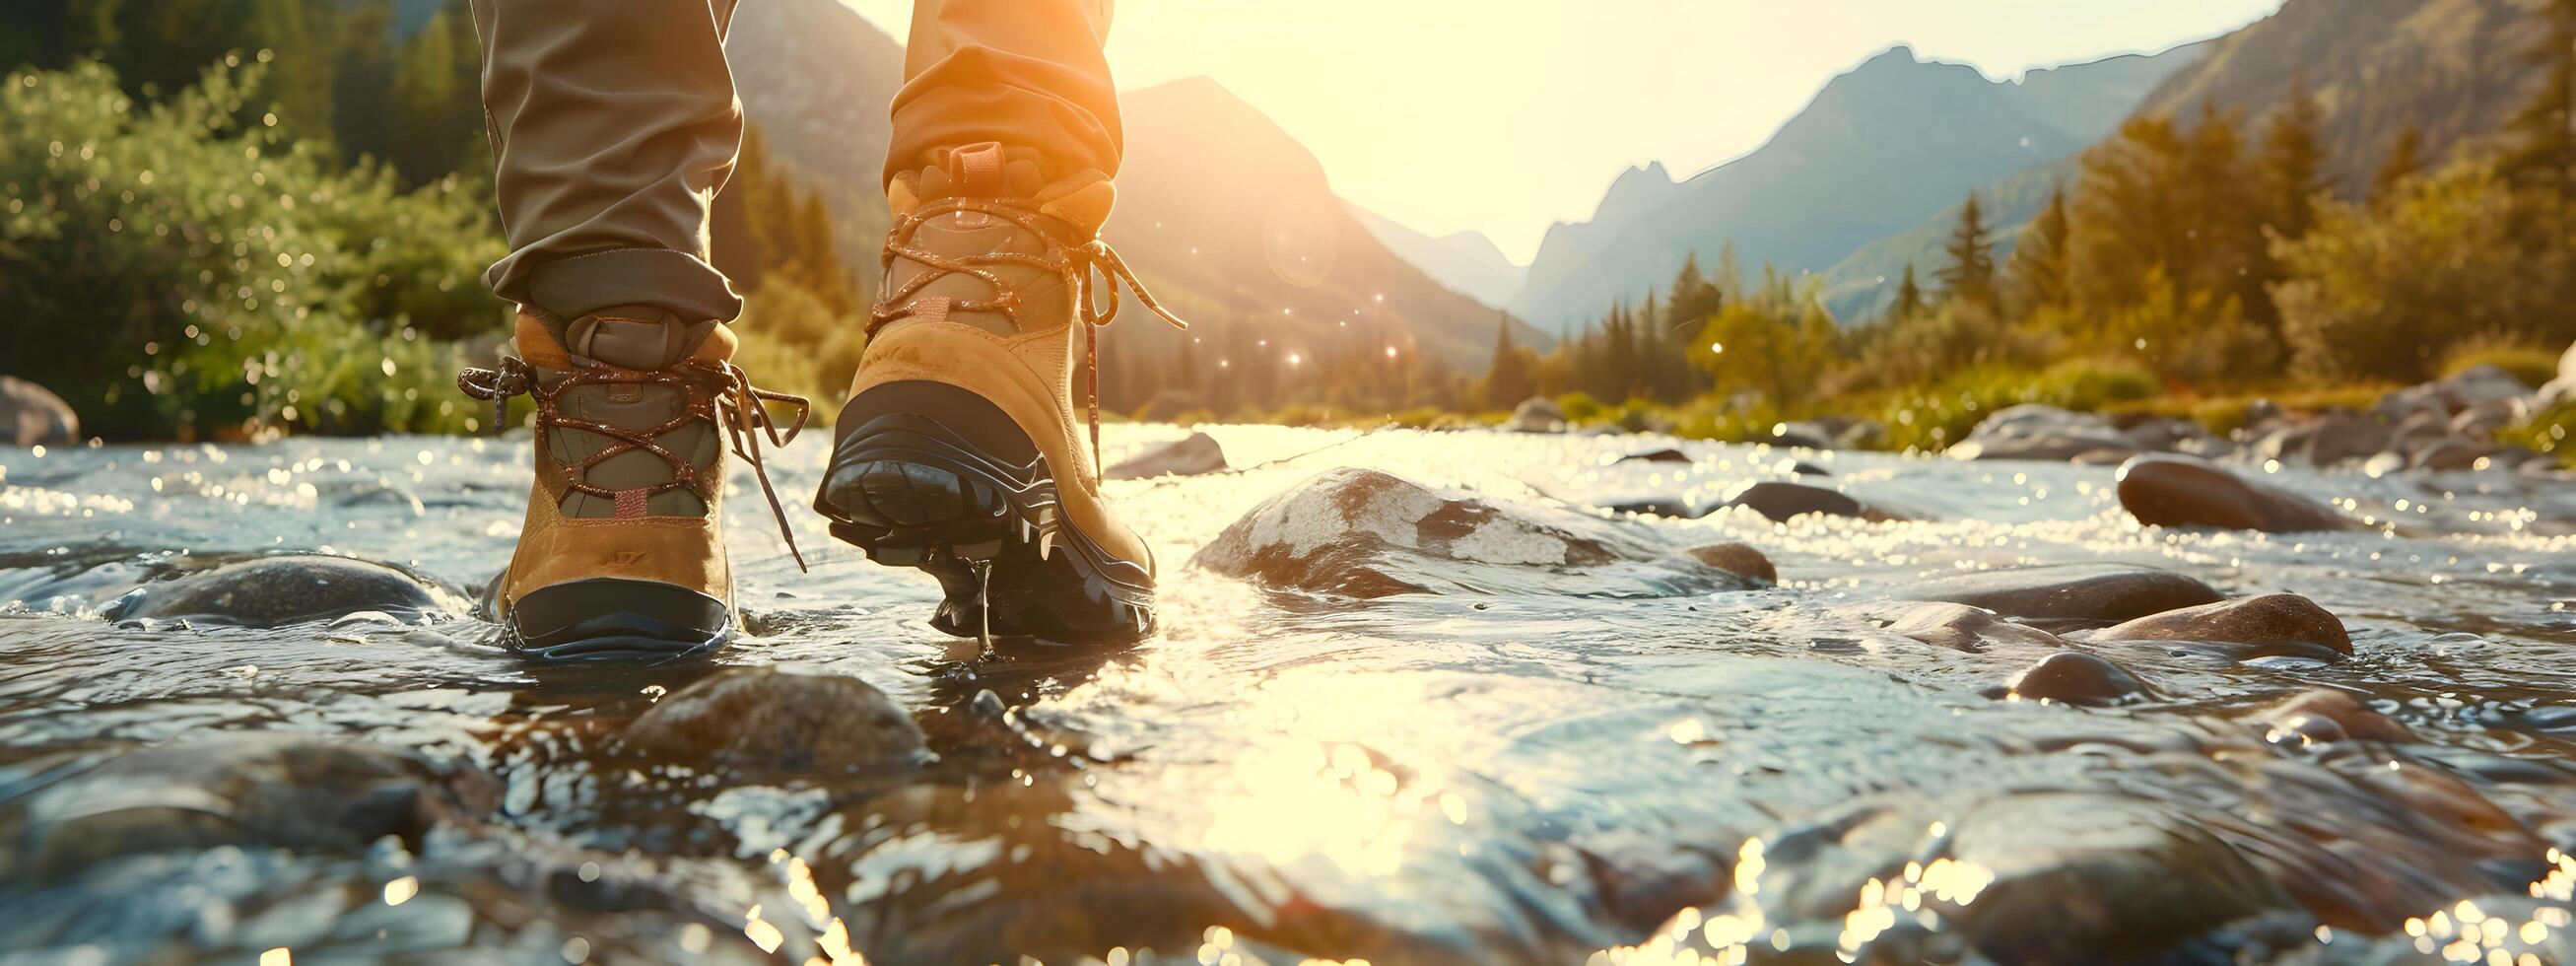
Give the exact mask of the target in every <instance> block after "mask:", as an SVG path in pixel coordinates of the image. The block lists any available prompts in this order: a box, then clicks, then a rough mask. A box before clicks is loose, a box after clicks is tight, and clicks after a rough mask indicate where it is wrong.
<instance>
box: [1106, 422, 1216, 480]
mask: <svg viewBox="0 0 2576 966" xmlns="http://www.w3.org/2000/svg"><path fill="white" fill-rule="evenodd" d="M1225 468H1226V463H1225V449H1224V447H1221V446H1218V445H1217V443H1216V437H1214V436H1210V435H1208V434H1206V433H1191V434H1190V435H1189V438H1187V439H1182V440H1176V441H1174V442H1169V443H1164V444H1162V445H1160V446H1156V447H1154V448H1152V449H1149V450H1146V451H1144V452H1142V453H1138V454H1136V455H1134V456H1130V457H1128V458H1126V459H1123V460H1120V461H1118V465H1116V466H1112V467H1110V468H1109V469H1108V470H1106V471H1103V472H1102V473H1101V474H1100V478H1101V479H1104V480H1150V479H1153V478H1155V477H1158V476H1200V475H1203V474H1207V473H1216V472H1220V471H1223V470H1224V469H1225Z"/></svg>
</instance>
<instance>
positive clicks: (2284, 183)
mask: <svg viewBox="0 0 2576 966" xmlns="http://www.w3.org/2000/svg"><path fill="white" fill-rule="evenodd" d="M2283 98H2284V103H2283V104H2282V106H2281V109H2280V111H2278V112H2277V113H2275V114H2273V115H2272V123H2271V126H2269V127H2267V128H2265V129H2264V131H2263V157H2262V161H2261V175H2262V179H2263V188H2264V190H2265V191H2267V192H2269V193H2270V194H2271V196H2272V197H2271V204H2270V205H2269V209H2270V210H2269V212H2268V213H2269V214H2270V216H2271V219H2272V221H2271V224H2272V230H2273V231H2274V232H2276V233H2278V234H2279V235H2280V236H2281V237H2283V238H2292V239H2295V238H2298V237H2300V236H2303V235H2306V234H2307V233H2308V228H2309V226H2311V225H2314V224H2316V196H2317V193H2318V192H2321V191H2326V190H2330V189H2331V188H2332V187H2333V184H2332V183H2331V181H2330V180H2329V179H2327V178H2326V176H2325V175H2324V174H2323V171H2324V169H2325V149H2324V147H2323V146H2321V145H2319V144H2318V143H2317V131H2318V129H2319V128H2320V127H2322V126H2323V124H2324V120H2323V112H2322V111H2321V110H2320V109H2319V108H2318V106H2317V100H2316V98H2315V97H2314V96H2312V95H2310V94H2309V93H2308V85H2307V80H2306V75H2304V74H2300V73H2293V74H2291V75H2290V88H2289V90H2288V92H2287V93H2285V94H2284V95H2283Z"/></svg>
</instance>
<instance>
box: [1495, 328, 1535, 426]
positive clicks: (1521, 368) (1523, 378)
mask: <svg viewBox="0 0 2576 966" xmlns="http://www.w3.org/2000/svg"><path fill="white" fill-rule="evenodd" d="M1537 394H1538V353H1536V352H1533V351H1531V350H1529V349H1527V348H1524V347H1522V346H1520V345H1517V344H1515V343H1514V342H1513V341H1512V317H1511V316H1509V315H1505V316H1503V317H1502V319H1501V321H1500V322H1499V323H1498V324H1497V325H1496V326H1495V328H1494V361H1493V364H1492V365H1491V366H1490V367H1488V368H1487V369H1486V370H1485V383H1484V397H1485V408H1487V409H1510V408H1512V407H1514V406H1518V405H1520V404H1521V401H1522V400H1524V399H1528V398H1530V397H1531V396H1535V395H1537Z"/></svg>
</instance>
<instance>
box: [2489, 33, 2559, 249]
mask: <svg viewBox="0 0 2576 966" xmlns="http://www.w3.org/2000/svg"><path fill="white" fill-rule="evenodd" d="M2539 20H2540V22H2541V23H2540V30H2539V31H2538V36H2537V37H2536V38H2535V42H2534V43H2533V46H2532V49H2531V52H2530V53H2529V54H2528V55H2526V56H2527V58H2528V60H2529V61H2530V62H2531V63H2533V64H2535V65H2538V66H2540V67H2541V68H2542V69H2543V74H2544V76H2545V78H2546V79H2545V81H2544V82H2543V83H2542V84H2541V85H2540V90H2539V93H2537V94H2536V95H2534V96H2533V97H2532V99H2531V102H2530V103H2528V104H2525V105H2523V106H2522V109H2521V110H2519V111H2516V112H2515V113H2514V115H2513V118H2512V119H2511V120H2510V121H2508V122H2507V125H2506V126H2507V130H2508V131H2509V132H2510V133H2511V134H2512V135H2513V137H2514V141H2515V143H2514V146H2513V148H2512V150H2510V151H2508V152H2507V153H2506V154H2505V156H2504V158H2503V159H2502V160H2501V161H2500V162H2499V163H2498V164H2497V169H2498V170H2499V171H2502V172H2503V173H2504V174H2505V176H2506V177H2508V178H2511V179H2513V180H2514V181H2515V182H2516V183H2517V184H2521V185H2524V186H2527V187H2530V188H2533V189H2535V190H2538V191H2540V192H2542V193H2543V194H2544V195H2545V196H2547V198H2548V200H2549V201H2550V202H2551V203H2553V204H2561V205H2563V204H2564V203H2565V199H2566V197H2567V195H2568V194H2569V188H2570V187H2571V186H2576V0H2547V2H2546V4H2545V5H2544V6H2543V7H2542V8H2541V10H2540V14H2539Z"/></svg>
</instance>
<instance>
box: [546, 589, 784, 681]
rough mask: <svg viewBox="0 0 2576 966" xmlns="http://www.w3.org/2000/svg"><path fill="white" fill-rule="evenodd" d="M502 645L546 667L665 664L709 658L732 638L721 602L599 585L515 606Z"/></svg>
mask: <svg viewBox="0 0 2576 966" xmlns="http://www.w3.org/2000/svg"><path fill="white" fill-rule="evenodd" d="M502 628H503V630H504V643H505V644H507V646H508V647H509V648H510V649H511V650H514V651H517V652H519V653H520V654H522V655H525V656H528V657H533V658H538V659H542V660H548V661H629V662H638V663H661V662H665V661H681V660H688V659H690V658H697V657H704V656H706V655H708V654H712V653H715V651H716V650H717V649H719V648H722V647H723V646H724V645H725V643H726V642H728V641H731V640H732V639H733V637H734V633H735V627H734V623H733V612H732V611H731V610H730V609H728V608H726V607H725V605H724V602H723V601H721V600H717V599H715V598H713V597H710V596H707V595H705V594H702V593H699V592H697V591H694V590H690V589H689V588H686V587H681V586H677V585H673V584H664V583H656V582H653V581H648V580H623V579H619V578H614V577H595V578H591V579H588V580H573V581H566V582H564V583H560V584H554V585H551V586H546V587H539V588H537V589H535V590H532V591H529V592H527V593H526V594H525V595H522V596H521V597H520V598H519V599H518V601H517V602H516V603H514V604H512V605H511V607H510V613H509V617H508V619H507V620H504V621H503V622H502Z"/></svg>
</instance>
